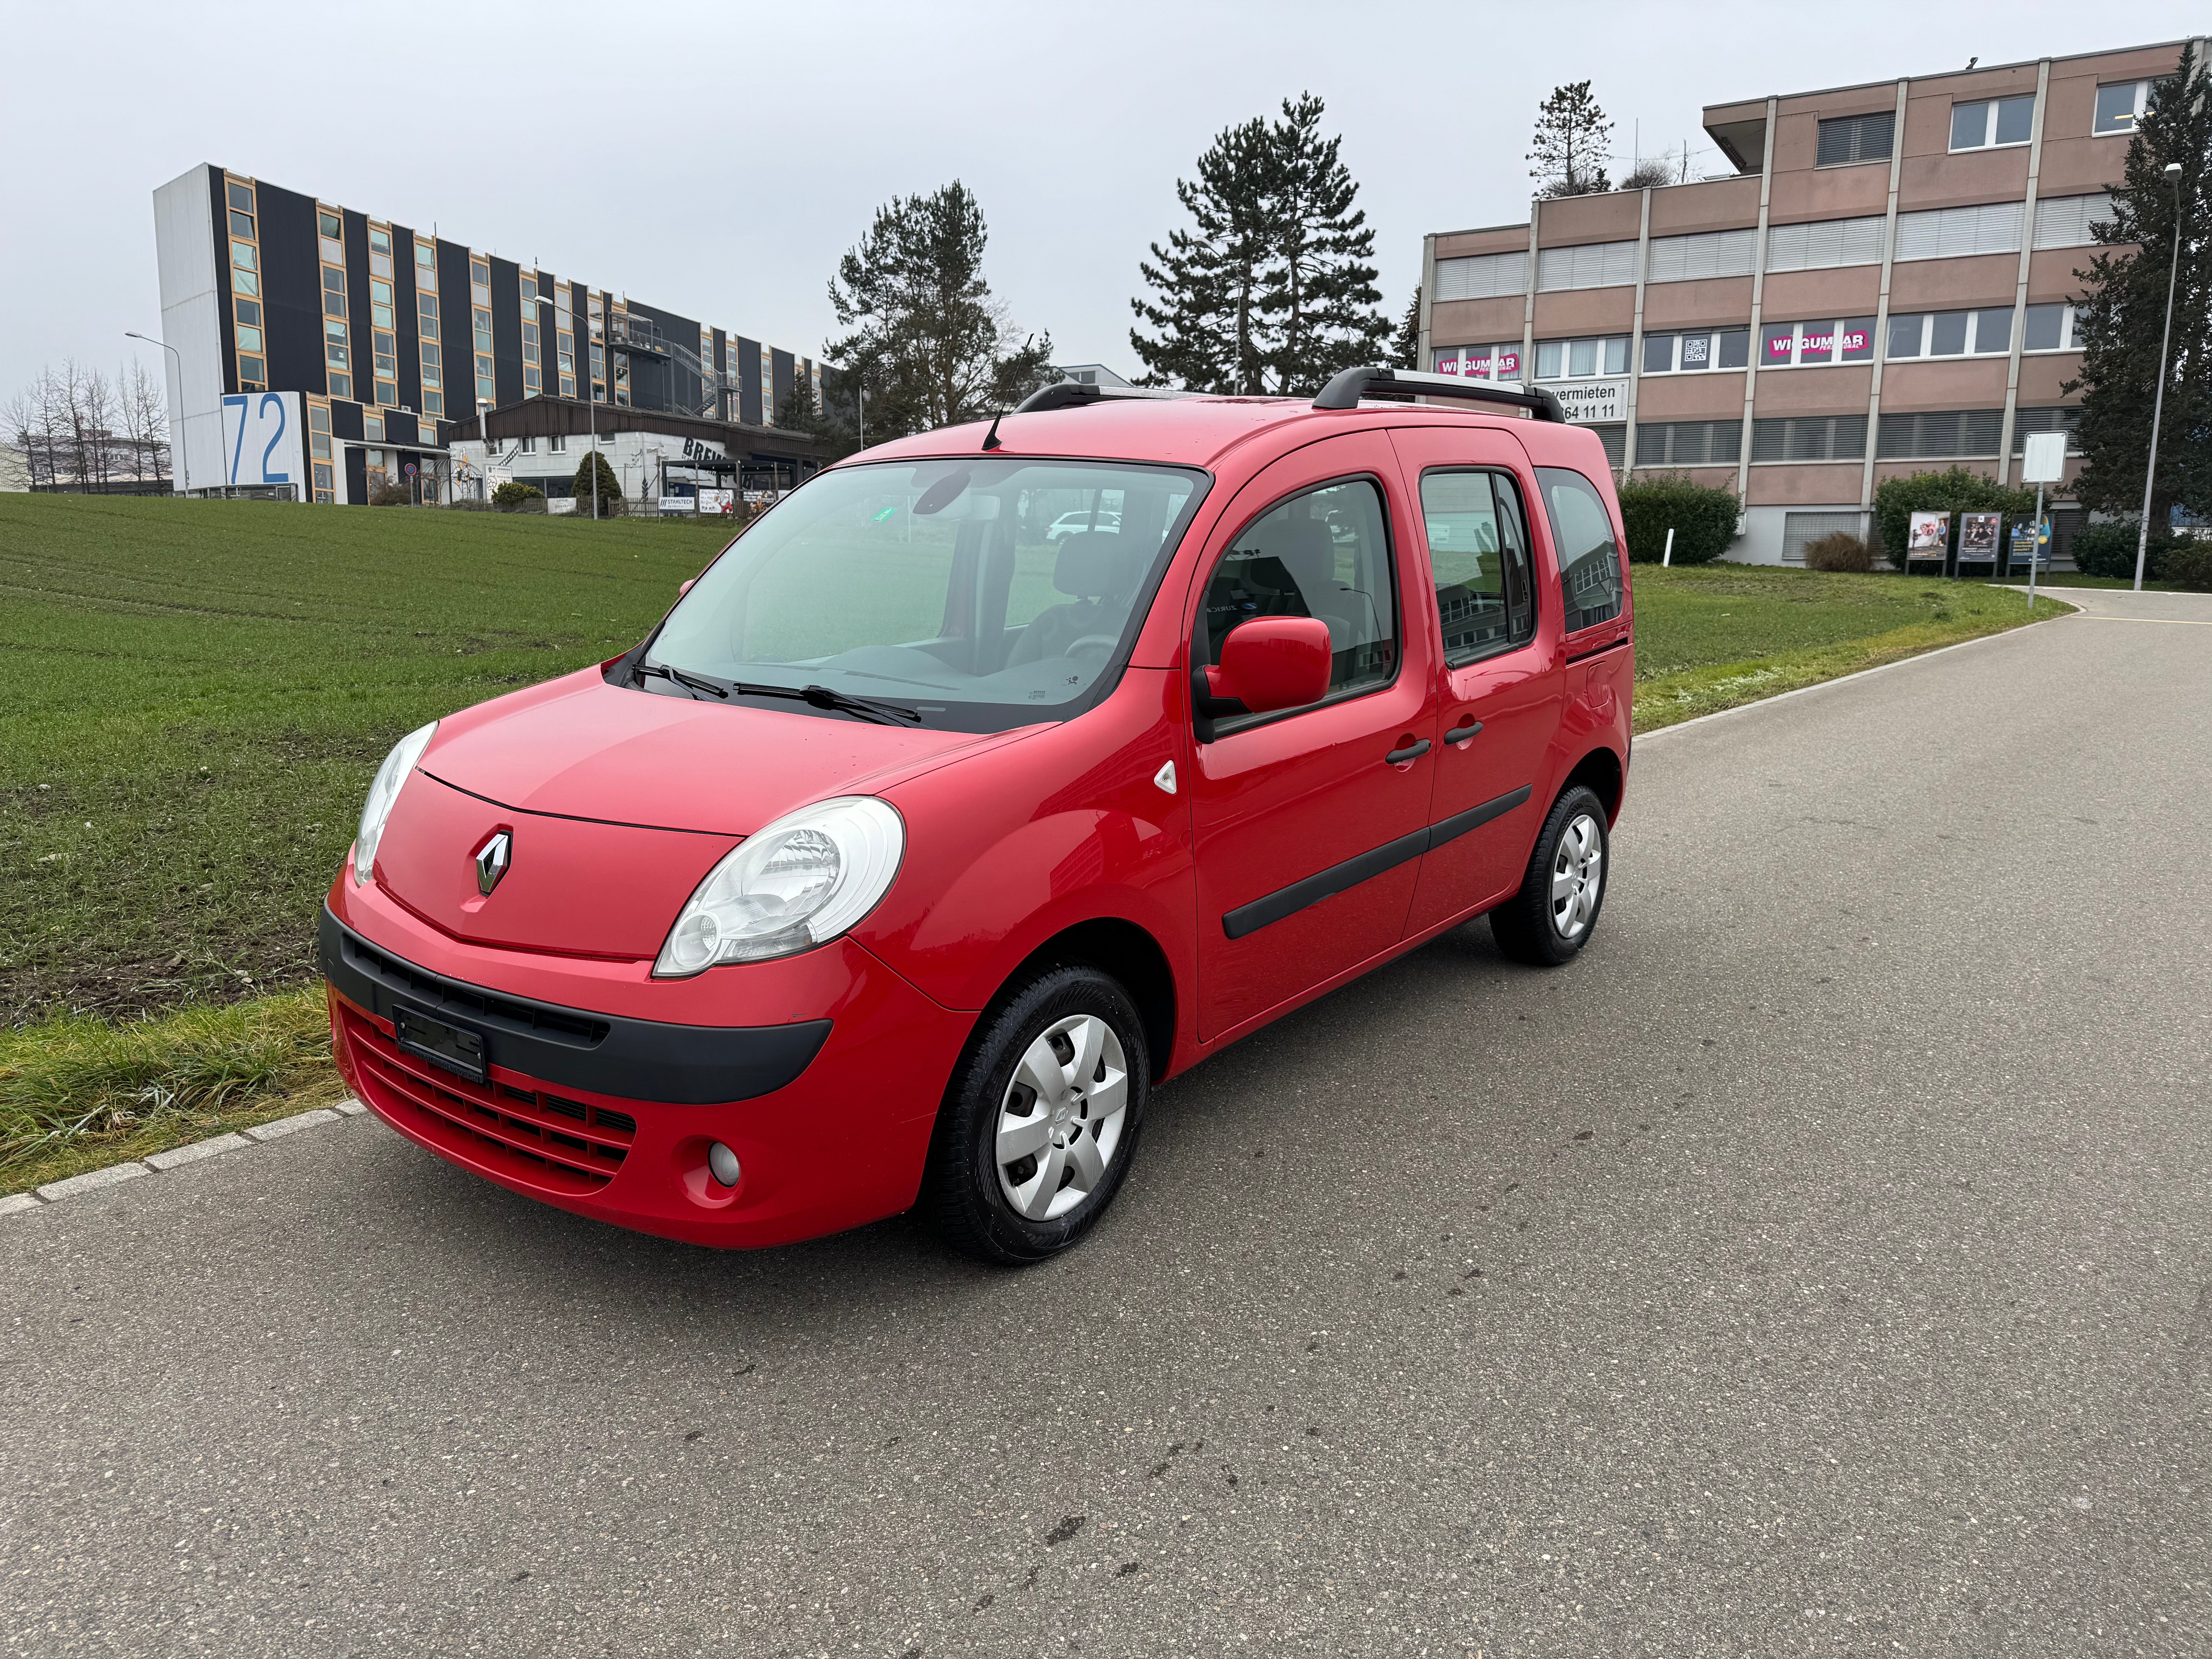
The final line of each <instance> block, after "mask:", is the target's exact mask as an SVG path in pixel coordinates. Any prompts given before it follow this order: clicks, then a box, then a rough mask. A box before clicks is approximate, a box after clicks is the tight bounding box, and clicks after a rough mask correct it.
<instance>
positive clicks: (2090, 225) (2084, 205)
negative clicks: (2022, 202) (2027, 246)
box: [2035, 190, 2112, 248]
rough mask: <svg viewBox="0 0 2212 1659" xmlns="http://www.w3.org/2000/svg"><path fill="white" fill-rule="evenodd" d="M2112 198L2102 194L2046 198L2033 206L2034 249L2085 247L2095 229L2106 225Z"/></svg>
mask: <svg viewBox="0 0 2212 1659" xmlns="http://www.w3.org/2000/svg"><path fill="white" fill-rule="evenodd" d="M2111 219H2112V197H2110V196H2109V195H2107V194H2106V192H2105V191H2101V190H2100V191H2096V192H2094V193H2093V194H2092V195H2088V196H2046V197H2043V199H2042V200H2040V201H2039V202H2038V203H2037V204H2035V246H2038V247H2039V248H2042V247H2087V246H2088V245H2089V244H2090V243H2092V242H2093V241H2095V240H2097V230H2096V228H2097V227H2098V226H2099V225H2100V224H2105V223H2109V222H2111Z"/></svg>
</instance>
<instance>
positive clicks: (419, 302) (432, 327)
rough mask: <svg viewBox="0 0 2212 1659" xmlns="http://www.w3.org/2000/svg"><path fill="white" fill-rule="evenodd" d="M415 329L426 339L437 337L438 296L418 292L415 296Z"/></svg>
mask: <svg viewBox="0 0 2212 1659" xmlns="http://www.w3.org/2000/svg"><path fill="white" fill-rule="evenodd" d="M415 331H416V333H417V334H419V335H421V336H422V338H424V339H426V340H435V339H436V338H437V337H438V296H437V295H435V294H418V295H416V296H415Z"/></svg>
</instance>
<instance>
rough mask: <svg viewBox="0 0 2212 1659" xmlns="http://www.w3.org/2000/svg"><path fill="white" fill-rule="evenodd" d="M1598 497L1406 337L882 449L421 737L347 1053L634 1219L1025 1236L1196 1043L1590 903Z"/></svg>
mask: <svg viewBox="0 0 2212 1659" xmlns="http://www.w3.org/2000/svg"><path fill="white" fill-rule="evenodd" d="M1409 397H1419V398H1424V399H1425V401H1424V402H1420V403H1414V402H1411V401H1407V398H1409ZM1621 533H1622V532H1621V528H1620V511H1619V507H1618V504H1617V502H1616V501H1615V500H1614V497H1613V483H1612V475H1611V473H1610V472H1609V471H1607V465H1606V458H1605V455H1604V453H1603V451H1602V449H1601V447H1600V445H1599V442H1598V440H1597V436H1596V435H1595V433H1592V432H1589V431H1587V430H1583V429H1581V428H1576V427H1572V426H1569V425H1567V424H1565V422H1564V421H1563V420H1562V417H1561V415H1560V410H1559V404H1557V402H1556V401H1555V400H1554V399H1553V398H1552V397H1551V396H1550V395H1549V394H1548V393H1547V392H1543V391H1541V390H1534V391H1522V390H1516V389H1509V388H1506V387H1503V386H1491V385H1479V384H1473V383H1468V382H1463V381H1461V380H1453V379H1448V378H1445V377H1443V376H1437V375H1425V374H1407V373H1406V372H1404V371H1398V372H1395V373H1394V372H1393V371H1391V370H1389V369H1354V370H1350V371H1347V372H1346V374H1341V375H1339V376H1338V377H1337V378H1336V380H1334V381H1332V382H1331V383H1330V385H1329V386H1328V388H1327V390H1325V391H1324V392H1322V395H1321V396H1320V397H1318V398H1315V399H1313V400H1312V401H1311V402H1307V401H1304V400H1303V399H1298V400H1293V399H1290V398H1218V397H1206V396H1194V395H1185V394H1179V393H1149V394H1147V393H1123V392H1102V391H1101V390H1100V389H1099V388H1097V387H1094V386H1074V385H1062V386H1052V387H1048V388H1047V389H1046V390H1045V391H1043V392H1039V393H1038V394H1037V395H1036V396H1035V397H1033V398H1030V400H1029V401H1028V402H1027V403H1025V404H1023V405H1022V406H1021V408H1020V409H1019V410H1016V411H1013V412H1012V413H1010V414H1008V415H1007V416H1006V417H1005V418H1004V419H1003V420H1000V421H997V422H993V423H992V425H991V427H990V428H988V429H986V428H984V427H983V426H981V425H980V424H978V425H975V426H963V427H955V428H948V429H946V430H944V431H939V432H932V433H927V434H925V435H922V436H920V437H915V438H908V439H902V440H901V441H898V442H896V443H891V444H887V445H884V446H883V447H880V448H877V449H873V450H870V451H868V452H867V453H865V454H862V455H859V456H855V457H854V458H853V459H851V460H848V461H847V462H845V463H843V464H842V465H838V466H836V467H833V468H831V469H829V471H824V472H823V473H822V474H821V475H819V476H818V477H815V478H813V479H811V480H810V481H809V482H808V483H806V484H805V485H804V486H803V487H801V488H800V489H798V490H797V491H795V492H794V493H793V494H792V495H790V496H789V497H788V498H787V499H786V500H785V501H782V502H781V504H779V505H778V506H777V507H775V508H774V510H773V511H771V512H769V513H767V514H765V515H764V516H763V518H761V519H760V520H758V521H757V523H755V524H753V525H752V526H750V527H749V528H748V529H746V530H745V531H744V533H743V534H741V535H740V536H738V538H737V539H736V540H734V541H732V543H731V544H730V545H729V546H728V548H726V550H724V551H723V553H722V554H721V556H720V557H719V558H718V559H716V560H715V562H714V563H713V564H712V565H711V566H709V567H708V569H707V571H706V573H705V574H703V575H702V576H701V577H699V579H698V580H696V582H693V583H689V584H687V585H686V588H685V591H684V593H683V595H682V596H681V598H680V599H678V602H677V604H676V606H675V608H674V609H673V610H671V611H669V613H668V615H667V616H666V617H665V618H664V619H663V620H662V622H661V623H660V625H659V627H657V628H656V629H653V632H652V633H651V634H650V635H647V637H646V638H645V639H644V640H643V641H641V643H640V644H638V645H637V646H636V647H635V648H634V649H632V650H629V651H627V652H624V653H623V654H622V655H621V656H619V657H617V658H615V659H612V660H611V661H609V662H606V663H604V664H602V665H599V667H596V668H592V669H589V670H586V671H583V672H581V673H576V674H570V675H568V676H566V677H564V678H560V679H556V680H551V681H549V682H547V683H546V684H543V685H538V686H535V687H532V689H530V690H525V691H517V692H514V693H513V694H512V695H510V696H503V697H501V698H498V699H497V700H495V701H494V702H488V703H484V704H482V705H480V706H478V707H477V708H469V709H465V710H463V711H462V712H461V713H459V714H453V715H451V716H449V717H447V719H445V720H440V721H439V722H437V723H436V724H435V725H434V726H424V727H423V728H422V730H421V731H419V732H413V733H411V734H410V736H408V737H407V738H404V739H403V740H402V741H401V742H400V744H399V745H398V747H397V748H395V749H394V750H392V753H391V755H390V757H388V758H387V759H386V761H385V763H384V765H383V769H381V770H380V772H379V773H378V774H377V776H376V780H375V782H374V785H373V786H372V787H371V788H370V790H369V796H368V805H367V806H366V807H365V808H364V809H363V810H362V818H361V831H360V836H359V837H358V839H357V840H356V842H355V843H354V847H353V851H352V854H351V856H350V857H349V859H348V860H347V862H346V865H345V866H344V868H343V869H342V870H341V871H340V872H339V873H338V876H337V880H336V881H335V882H333V883H332V884H331V890H330V897H329V903H328V908H326V909H325V912H324V914H323V916H322V921H321V929H322V934H321V954H322V965H323V969H324V971H325V975H327V977H328V979H329V981H330V1007H331V1027H332V1030H333V1033H334V1035H335V1038H336V1042H337V1060H338V1065H339V1066H340V1068H341V1070H342V1071H343V1073H344V1076H345V1078H346V1080H347V1081H348V1083H349V1085H351V1087H352V1088H353V1089H354V1091H356V1093H357V1094H358V1095H359V1096H360V1097H361V1098H362V1100H363V1101H365V1102H367V1103H368V1105H369V1106H370V1108H372V1109H374V1111H375V1112H376V1114H377V1115H379V1116H380V1117H381V1118H383V1119H384V1121H386V1122H387V1123H389V1124H390V1125H391V1126H392V1127H393V1128H395V1129H397V1130H398V1131H399V1133H402V1134H403V1135H405V1136H407V1137H408V1138H409V1139H411V1140H414V1141H416V1142H418V1143H420V1144H421V1145H422V1146H425V1147H427V1148H428V1149H429V1150H430V1151H431V1152H435V1153H436V1154H437V1155H438V1156H439V1157H441V1158H445V1159H446V1160H447V1161H448V1162H449V1163H453V1164H459V1165H460V1166H461V1167H462V1168H464V1169H467V1170H474V1171H475V1172H476V1173H477V1174H478V1175H481V1176H485V1177H486V1178H488V1179H489V1180H492V1181H495V1182H499V1183H500V1184H501V1185H502V1186H505V1187H508V1188H513V1190H514V1191H516V1192H518V1193H523V1194H527V1195H529V1196H530V1197H532V1198H537V1199H542V1200H544V1201H545V1202H547V1203H549V1204H556V1205H559V1206H562V1207H563V1208H565V1209H569V1210H574V1211H575V1212H578V1213H579V1214H581V1215H587V1216H594V1217H597V1218H599V1219H601V1220H605V1221H611V1222H614V1223H617V1225H622V1226H625V1227H635V1228H638V1229H641V1230H642V1231H647V1232H651V1233H659V1234H662V1235H665V1236H666V1237H671V1238H678V1239H688V1240H691V1241H694V1242H696V1243H702V1244H721V1245H754V1244H774V1243H782V1242H784V1241H787V1240H792V1239H799V1238H805V1237H811V1236H814V1235H817V1234H821V1233H826V1232H831V1231H836V1230H837V1229H840V1228H845V1227H851V1226H854V1225H858V1224H860V1223H862V1222H866V1221H872V1220H874V1219H876V1218H879V1217H883V1216H888V1215H893V1214H896V1213H897V1212H901V1211H903V1210H906V1209H908V1208H910V1207H912V1206H915V1204H916V1203H920V1204H921V1206H923V1207H924V1210H925V1212H926V1213H927V1215H928V1217H929V1218H931V1219H932V1220H933V1221H934V1222H935V1223H936V1225H939V1227H940V1228H941V1229H942V1230H943V1231H945V1234H946V1235H947V1236H948V1237H951V1239H952V1240H954V1241H955V1242H957V1243H958V1244H960V1245H961V1246H963V1248H965V1249H969V1250H972V1251H975V1252H976V1253H978V1254H980V1255H983V1256H986V1257H987V1258H990V1259H994V1260H997V1261H1010V1262H1018V1261H1035V1260H1037V1259H1038V1258H1040V1257H1042V1256H1046V1255H1050V1254H1051V1253H1053V1252H1054V1251H1055V1250H1058V1249H1063V1248H1065V1247H1066V1245H1068V1244H1070V1243H1073V1241H1074V1240H1075V1239H1076V1238H1078V1237H1080V1236H1081V1235H1082V1234H1083V1233H1084V1232H1085V1230H1087V1229H1088V1228H1089V1227H1090V1226H1091V1224H1092V1223H1094V1222H1095V1221H1097V1218H1098V1217H1099V1215H1100V1213H1101V1212H1103V1210H1104V1209H1105V1207H1106V1206H1107V1205H1108V1204H1109V1203H1111V1202H1112V1200H1113V1198H1114V1194H1115V1192H1116V1191H1117V1190H1118V1189H1119V1188H1120V1187H1121V1182H1122V1181H1123V1180H1124V1179H1125V1178H1126V1177H1127V1174H1128V1171H1129V1166H1130V1164H1132V1163H1133V1161H1134V1159H1135V1158H1136V1153H1137V1145H1138V1141H1139V1137H1140V1136H1141V1134H1142V1133H1143V1129H1144V1123H1145V1114H1146V1108H1147V1105H1148V1103H1149V1102H1150V1101H1151V1098H1152V1091H1154V1089H1155V1088H1157V1087H1158V1085H1160V1084H1161V1083H1163V1082H1164V1081H1165V1080H1166V1079H1169V1078H1171V1077H1173V1076H1175V1075H1176V1073H1179V1072H1182V1071H1184V1070H1186V1069H1188V1067H1190V1066H1195V1065H1197V1064H1198V1063H1199V1062H1200V1060H1205V1059H1206V1058H1207V1057H1208V1056H1209V1055H1211V1054H1215V1053H1216V1052H1218V1050H1220V1049H1222V1048H1226V1047H1227V1046H1228V1045H1229V1044H1231V1043H1232V1042H1236V1041H1237V1038H1239V1037H1241V1036H1245V1035H1246V1034H1247V1033H1249V1032H1250V1031H1253V1030H1257V1029H1258V1028H1259V1027H1261V1026H1262V1025H1264V1024H1267V1022H1269V1021H1270V1020H1273V1019H1277V1018H1280V1017H1282V1016H1283V1015H1284V1014H1286V1013H1288V1012H1291V1010H1293V1009H1295V1008H1297V1007H1300V1006H1303V1005H1304V1004H1306V1003H1309V1002H1310V1001H1312V1000H1314V999H1315V998H1316V997H1319V996H1322V995H1324V994H1327V993H1328V991H1329V990H1331V989H1332V988H1333V987H1336V986H1339V985H1341V984H1343V983H1344V982H1345V981H1347V980H1349V979H1352V977H1354V976H1355V975H1359V974H1363V973H1365V972H1366V971H1367V970H1368V969H1371V968H1374V967H1376V965H1378V964H1379V963H1384V962H1388V961H1389V960H1390V959H1391V958H1392V957H1396V956H1398V955H1401V954H1402V953H1403V952H1405V951H1411V950H1413V949H1414V948H1415V947H1417V946H1419V945H1420V944H1421V943H1422V942H1423V941H1424V940H1426V939H1433V938H1435V937H1436V936H1437V934H1438V933H1443V931H1444V930H1446V929H1447V928H1452V927H1459V926H1461V925H1462V924H1463V923H1465V922H1468V921H1472V920H1473V919H1474V918H1475V917H1477V916H1481V915H1487V916H1488V917H1489V918H1490V926H1491V928H1492V932H1493V933H1494V934H1495V935H1496V938H1497V940H1498V945H1499V947H1500V948H1501V949H1503V950H1504V951H1505V952H1506V953H1507V954H1508V955H1510V956H1511V957H1516V958H1517V959H1519V960H1521V961H1523V962H1528V963H1547V964H1557V963H1565V962H1566V961H1568V960H1569V959H1570V958H1571V957H1573V956H1574V955H1575V954H1576V953H1577V951H1580V950H1582V948H1583V946H1584V945H1586V944H1587V943H1588V942H1589V938H1590V934H1591V931H1592V930H1593V929H1594V928H1595V927H1596V926H1597V921H1598V915H1599V911H1600V908H1601V905H1602V904H1603V902H1604V898H1605V883H1606V873H1607V836H1608V833H1609V831H1610V829H1611V827H1612V825H1613V822H1614V820H1615V818H1616V817H1618V815H1619V813H1620V804H1621V796H1622V793H1623V790H1624V787H1625V786H1626V781H1627V773H1628V748H1629V702H1630V690H1631V681H1632V671H1633V670H1632V646H1631V642H1630V607H1629V592H1628V573H1627V570H1626V566H1625V563H1624V562H1623V559H1622V556H1621V548H1622V540H1621Z"/></svg>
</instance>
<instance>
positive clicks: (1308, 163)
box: [1260, 92, 1390, 392]
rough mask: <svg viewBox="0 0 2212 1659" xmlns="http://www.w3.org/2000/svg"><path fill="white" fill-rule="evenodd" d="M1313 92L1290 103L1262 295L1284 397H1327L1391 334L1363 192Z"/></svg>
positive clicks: (1276, 137)
mask: <svg viewBox="0 0 2212 1659" xmlns="http://www.w3.org/2000/svg"><path fill="white" fill-rule="evenodd" d="M1326 107H1327V106H1325V105H1324V104H1323V103H1322V100H1320V99H1318V98H1316V97H1315V96H1314V95H1313V94H1311V93H1310V92H1309V93H1304V94H1300V95H1299V97H1298V99H1297V101H1296V102H1292V101H1291V100H1290V99H1287V98H1285V100H1283V118H1282V119H1281V120H1280V121H1279V122H1277V123H1275V124H1274V125H1273V127H1272V128H1271V129H1270V137H1272V138H1273V142H1274V148H1275V169H1274V171H1275V178H1276V197H1275V211H1274V214H1273V221H1274V245H1275V246H1274V254H1275V257H1274V258H1273V260H1272V261H1270V262H1269V266H1268V276H1269V281H1268V283H1267V287H1265V288H1264V289H1261V298H1260V309H1261V312H1262V313H1265V314H1266V315H1267V318H1268V319H1269V321H1270V323H1271V325H1273V332H1274V335H1275V337H1276V341H1277V344H1276V346H1275V349H1274V350H1273V352H1272V353H1270V354H1269V356H1270V359H1271V362H1272V364H1273V368H1274V371H1275V384H1276V386H1278V387H1279V389H1280V390H1282V391H1285V392H1318V391H1320V390H1321V388H1322V386H1323V385H1324V384H1325V383H1326V382H1327V381H1328V377H1329V376H1330V375H1332V374H1335V373H1336V372H1337V371H1338V370H1339V369H1343V368H1358V366H1360V365H1361V364H1363V363H1371V362H1376V360H1377V359H1378V358H1379V357H1381V356H1382V355H1383V349H1384V348H1385V346H1386V345H1387V343H1388V342H1389V338H1390V323H1389V319H1388V318H1387V317H1385V316H1384V315H1383V310H1382V306H1383V295H1382V293H1381V291H1380V290H1379V289H1376V286H1375V276H1376V271H1375V267H1374V265H1373V264H1371V263H1370V262H1371V261H1372V260H1373V258H1375V232H1374V230H1373V228H1371V227H1370V225H1369V224H1368V222H1367V215H1366V214H1365V213H1364V211H1362V210H1359V209H1358V208H1355V207H1353V206H1352V198H1353V197H1356V196H1358V194H1359V186H1358V185H1356V184H1354V183H1353V182H1352V174H1351V173H1350V171H1349V170H1347V169H1346V167H1345V165H1344V163H1343V161H1341V160H1340V159H1339V157H1338V155H1337V151H1338V149H1339V148H1340V146H1341V145H1342V143H1343V142H1344V141H1343V139H1342V138H1341V137H1334V138H1323V137H1322V136H1321V118H1322V113H1323V112H1324V110H1325V109H1326Z"/></svg>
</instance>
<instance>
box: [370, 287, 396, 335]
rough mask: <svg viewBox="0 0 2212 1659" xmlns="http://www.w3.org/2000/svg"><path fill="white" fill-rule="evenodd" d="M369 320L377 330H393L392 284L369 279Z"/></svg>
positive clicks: (394, 325)
mask: <svg viewBox="0 0 2212 1659" xmlns="http://www.w3.org/2000/svg"><path fill="white" fill-rule="evenodd" d="M368 320H369V323H370V325H372V326H374V327H376V328H392V327H396V326H397V325H396V324H395V323H393V321H392V284H391V283H387V282H385V281H383V280H382V279H380V278H379V277H375V276H372V277H370V278H369V279H368Z"/></svg>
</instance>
